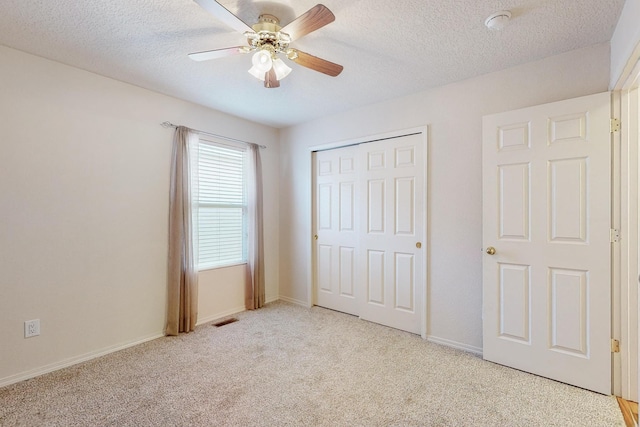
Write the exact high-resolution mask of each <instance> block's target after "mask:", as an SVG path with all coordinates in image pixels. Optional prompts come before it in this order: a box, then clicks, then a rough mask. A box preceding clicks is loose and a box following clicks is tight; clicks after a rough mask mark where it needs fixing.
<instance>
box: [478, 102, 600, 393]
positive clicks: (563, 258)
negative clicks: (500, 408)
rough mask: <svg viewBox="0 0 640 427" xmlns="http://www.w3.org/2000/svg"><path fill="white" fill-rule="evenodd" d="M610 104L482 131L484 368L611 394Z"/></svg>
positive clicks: (537, 111) (489, 122)
mask: <svg viewBox="0 0 640 427" xmlns="http://www.w3.org/2000/svg"><path fill="white" fill-rule="evenodd" d="M609 99H610V95H609V94H608V93H604V94H598V95H592V96H587V97H583V98H577V99H573V100H568V101H562V102H557V103H553V104H547V105H542V106H537V107H531V108H526V109H523V110H518V111H511V112H506V113H501V114H496V115H492V116H487V117H485V118H484V120H483V206H484V207H483V210H484V212H483V218H484V219H483V240H484V246H485V248H487V247H490V246H492V247H495V249H496V252H495V255H493V256H491V255H489V254H485V255H484V279H483V283H484V284H483V319H484V320H483V324H484V327H483V328H484V351H483V353H484V357H485V359H487V360H491V361H494V362H497V363H501V364H504V365H507V366H512V367H514V368H517V369H521V370H524V371H528V372H532V373H535V374H538V375H542V376H546V377H549V378H552V379H556V380H558V381H563V382H566V383H569V384H573V385H576V386H579V387H583V388H587V389H590V390H594V391H598V392H600V393H605V394H609V393H610V392H611V353H610V337H611V331H610V325H611V323H610V322H611V308H610V306H611V258H610V251H611V246H610V237H609V231H610V228H611V217H610V216H611V209H610V206H611V173H610V168H611V148H610V133H609V115H610V106H609V103H610V101H609Z"/></svg>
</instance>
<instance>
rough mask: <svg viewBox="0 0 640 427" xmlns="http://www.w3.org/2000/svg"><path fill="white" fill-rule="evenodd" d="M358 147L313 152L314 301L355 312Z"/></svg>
mask: <svg viewBox="0 0 640 427" xmlns="http://www.w3.org/2000/svg"><path fill="white" fill-rule="evenodd" d="M357 153H358V147H357V146H353V147H345V148H340V149H335V150H327V151H319V152H316V153H314V162H313V163H314V177H315V189H314V190H315V208H314V214H315V218H314V222H315V229H316V234H315V236H314V237H315V239H316V245H315V263H314V270H315V287H316V304H317V305H319V306H322V307H326V308H330V309H332V310H338V311H342V312H344V313H349V314H354V315H357V314H358V307H357V301H356V292H357V289H356V275H357V270H356V268H357V267H356V257H357V255H358V239H359V236H358V229H357V215H356V209H357V208H358V201H357V199H356V196H357V193H356V191H357V188H356V187H357V185H358V170H357Z"/></svg>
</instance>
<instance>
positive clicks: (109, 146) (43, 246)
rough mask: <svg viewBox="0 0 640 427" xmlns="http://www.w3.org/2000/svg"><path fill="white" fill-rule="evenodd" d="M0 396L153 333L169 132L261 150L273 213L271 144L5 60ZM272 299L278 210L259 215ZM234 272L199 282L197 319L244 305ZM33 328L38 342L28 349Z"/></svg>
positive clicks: (162, 279)
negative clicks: (37, 324)
mask: <svg viewBox="0 0 640 427" xmlns="http://www.w3.org/2000/svg"><path fill="white" fill-rule="evenodd" d="M0 76H1V78H0V122H1V123H2V136H1V137H0V209H1V214H0V215H1V216H0V325H2V326H1V327H0V343H1V344H0V386H1V385H3V384H8V383H11V382H15V381H17V380H20V379H22V378H26V377H29V376H33V375H35V374H38V373H42V372H44V371H48V370H53V369H56V368H59V367H61V366H65V365H67V364H71V363H74V362H77V361H80V360H83V359H86V358H90V357H93V356H95V355H98V354H102V353H105V352H109V351H112V350H114V349H118V348H121V347H123V346H127V345H130V344H133V343H137V342H140V341H144V340H146V339H151V338H154V337H157V336H160V335H161V334H162V330H163V327H164V320H165V304H166V298H165V296H166V268H167V266H166V257H167V210H168V191H169V161H170V155H171V141H172V136H173V132H172V131H171V130H169V129H165V128H162V127H161V126H160V123H161V122H162V121H165V120H170V121H172V122H174V123H179V124H184V125H187V126H191V127H194V128H196V129H203V130H209V131H212V132H216V133H219V134H222V135H226V136H230V137H234V138H238V139H243V140H250V141H255V142H260V143H261V144H265V145H267V146H268V148H267V149H266V150H263V152H262V156H263V165H264V182H265V200H267V201H269V200H278V198H279V193H278V188H279V186H278V179H279V176H278V170H279V143H278V131H277V130H275V129H272V128H269V127H266V126H262V125H258V124H255V123H252V122H248V121H246V120H242V119H238V118H235V117H231V116H228V115H225V114H222V113H220V112H216V111H213V110H210V109H207V108H203V107H200V106H196V105H194V104H190V103H187V102H183V101H180V100H177V99H174V98H170V97H167V96H163V95H159V94H157V93H153V92H150V91H147V90H144V89H141V88H138V87H135V86H131V85H128V84H124V83H121V82H117V81H114V80H111V79H108V78H104V77H101V76H98V75H95V74H91V73H88V72H85V71H81V70H78V69H75V68H71V67H68V66H65V65H62V64H59V63H55V62H51V61H48V60H45V59H42V58H38V57H35V56H31V55H27V54H24V53H21V52H19V51H16V50H12V49H8V48H5V47H0ZM265 218H266V221H267V222H268V223H269V224H272V225H271V226H270V227H269V228H268V229H267V230H266V232H265V240H266V250H265V252H266V257H267V259H266V286H267V298H269V299H274V298H277V295H278V263H279V261H278V246H279V243H278V227H277V224H278V204H277V203H267V204H266V206H265ZM232 270H233V269H222V270H220V271H216V272H206V273H203V275H202V276H203V277H202V279H203V280H202V285H201V290H200V293H201V304H200V318H201V319H204V318H210V319H213V318H216V317H219V316H220V315H224V314H227V313H229V312H230V311H233V310H235V309H238V308H241V307H242V305H243V302H240V304H238V302H239V301H240V299H239V298H237V293H236V291H237V289H242V287H243V283H242V276H241V275H238V274H233V271H232ZM30 319H40V321H41V329H42V331H41V335H40V336H38V337H34V338H29V339H25V338H23V322H24V321H25V320H30Z"/></svg>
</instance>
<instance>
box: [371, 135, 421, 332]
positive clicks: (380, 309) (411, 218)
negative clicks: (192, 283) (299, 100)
mask: <svg viewBox="0 0 640 427" xmlns="http://www.w3.org/2000/svg"><path fill="white" fill-rule="evenodd" d="M360 160H361V164H362V166H361V168H360V170H361V172H360V176H361V179H360V188H361V192H360V194H361V198H362V202H361V209H360V226H361V231H360V242H361V243H360V248H361V252H360V253H361V257H360V260H361V262H360V265H359V266H360V272H361V273H360V274H359V278H360V280H361V281H363V285H364V286H363V292H362V298H361V299H360V317H361V318H362V319H365V320H369V321H372V322H376V323H381V324H383V325H387V326H391V327H393V328H397V329H402V330H404V331H409V332H413V333H416V334H420V333H421V331H422V329H421V325H422V322H423V319H422V314H423V313H424V310H425V309H426V307H425V301H424V298H423V297H424V295H423V292H424V286H423V281H424V272H423V268H424V263H425V262H426V253H425V249H424V248H425V247H426V246H423V245H424V242H423V236H424V212H425V211H424V197H423V194H424V163H423V162H424V152H423V135H422V134H415V135H408V136H404V137H402V138H395V139H391V140H386V141H377V142H371V143H367V144H362V145H361V146H360Z"/></svg>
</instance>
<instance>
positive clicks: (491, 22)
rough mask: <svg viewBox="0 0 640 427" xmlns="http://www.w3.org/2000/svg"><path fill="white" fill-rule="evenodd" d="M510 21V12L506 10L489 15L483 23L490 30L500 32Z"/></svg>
mask: <svg viewBox="0 0 640 427" xmlns="http://www.w3.org/2000/svg"><path fill="white" fill-rule="evenodd" d="M509 19H511V12H509V11H508V10H501V11H500V12H496V13H494V14H493V15H490V16H489V17H488V18H487V19H485V21H484V25H486V26H487V28H488V29H490V30H495V31H500V30H501V29H503V28H504V27H505V26H506V25H507V23H508V22H509Z"/></svg>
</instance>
